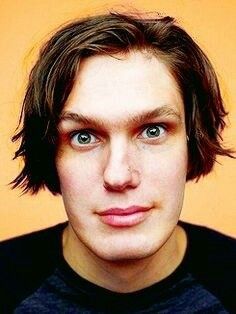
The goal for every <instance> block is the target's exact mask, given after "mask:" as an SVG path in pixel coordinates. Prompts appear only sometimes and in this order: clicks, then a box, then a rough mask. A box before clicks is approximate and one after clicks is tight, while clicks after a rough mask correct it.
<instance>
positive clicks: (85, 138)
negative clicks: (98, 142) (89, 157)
mask: <svg viewBox="0 0 236 314" xmlns="http://www.w3.org/2000/svg"><path fill="white" fill-rule="evenodd" d="M77 139H78V142H79V143H82V144H88V143H89V142H90V140H91V136H90V135H89V134H88V133H81V134H78V136H77Z"/></svg>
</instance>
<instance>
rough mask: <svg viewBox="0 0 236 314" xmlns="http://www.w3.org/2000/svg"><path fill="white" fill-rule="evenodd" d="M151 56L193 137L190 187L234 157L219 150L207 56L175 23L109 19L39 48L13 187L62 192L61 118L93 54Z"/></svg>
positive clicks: (77, 25)
mask: <svg viewBox="0 0 236 314" xmlns="http://www.w3.org/2000/svg"><path fill="white" fill-rule="evenodd" d="M133 50H139V51H142V50H148V51H149V52H150V53H152V54H153V55H155V56H156V57H157V58H160V59H161V60H162V61H163V62H164V63H165V64H166V65H167V67H168V69H169V71H170V72H171V73H172V75H173V77H174V78H175V80H176V82H177V84H178V86H179V89H180V92H181V94H182V97H183V101H184V106H185V123H186V132H187V137H188V160H189V165H188V173H187V180H193V179H199V178H200V177H201V176H204V175H206V174H208V173H209V172H210V171H211V170H212V168H213V165H214V163H215V161H216V156H217V155H225V156H229V157H233V156H232V153H233V151H232V150H231V149H227V148H224V147H223V145H222V137H221V132H222V130H223V129H224V127H225V121H224V118H225V116H226V115H227V113H226V111H225V109H224V106H223V101H222V97H221V93H220V89H219V84H218V81H217V77H216V74H215V71H214V69H213V67H212V65H211V63H210V61H209V60H208V58H207V56H206V55H205V54H204V52H203V51H202V50H201V49H200V47H199V46H198V45H197V44H196V43H195V42H194V40H193V39H192V38H191V37H190V36H189V35H188V34H187V33H186V31H185V30H183V29H182V28H181V27H180V26H178V25H177V24H176V22H175V20H174V19H173V18H172V17H168V16H165V17H160V16H158V15H157V17H154V18H153V17H152V18H148V17H141V16H134V15H132V14H123V13H108V14H104V15H97V16H92V17H88V18H85V19H80V20H77V21H74V22H72V23H70V24H68V25H66V26H64V27H63V28H61V29H59V30H58V31H57V32H56V33H55V34H54V35H53V36H52V38H51V39H50V40H49V41H48V42H46V44H45V45H44V46H43V47H42V49H41V51H40V54H39V57H38V60H37V62H36V64H35V65H34V67H33V69H32V71H31V73H30V76H29V80H28V86H27V89H26V93H25V97H24V100H23V106H22V111H21V116H20V122H19V127H18V131H17V133H16V134H15V135H14V136H13V138H12V140H13V142H15V141H17V140H20V146H19V149H18V150H17V151H16V153H15V157H14V158H18V157H22V158H23V161H24V166H23V169H22V170H21V172H20V173H19V175H18V176H17V177H16V178H15V179H14V180H13V181H12V182H11V184H12V187H13V188H16V187H21V188H22V189H23V192H31V193H36V192H38V191H39V189H41V188H42V187H47V188H48V189H49V190H50V191H51V192H52V193H53V194H57V193H60V185H59V180H58V176H57V171H56V167H55V153H56V146H57V124H58V119H59V116H60V113H61V110H62V108H63V105H64V103H65V101H66V100H67V98H68V95H69V94H70V92H71V89H72V87H73V84H74V81H75V77H76V73H77V70H78V68H79V64H80V61H81V60H82V59H83V58H88V57H89V56H92V55H97V54H103V55H109V56H114V55H115V54H117V53H124V54H126V53H129V52H130V51H133Z"/></svg>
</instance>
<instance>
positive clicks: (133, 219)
mask: <svg viewBox="0 0 236 314" xmlns="http://www.w3.org/2000/svg"><path fill="white" fill-rule="evenodd" d="M148 215H149V211H143V212H136V213H133V214H129V215H103V216H100V219H101V220H102V222H103V223H105V224H106V225H109V226H113V227H132V226H135V225H137V224H139V223H141V222H142V221H144V220H145V219H146V218H147V216H148Z"/></svg>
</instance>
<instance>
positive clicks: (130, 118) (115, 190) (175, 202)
mask: <svg viewBox="0 0 236 314" xmlns="http://www.w3.org/2000/svg"><path fill="white" fill-rule="evenodd" d="M187 159H188V158H187V142H186V130H185V121H184V105H183V101H182V98H181V95H180V92H179V90H178V86H177V83H176V82H175V80H174V78H173V77H172V75H171V74H170V72H169V71H168V68H167V67H166V66H165V65H164V63H162V62H161V61H160V60H159V59H158V58H157V57H154V56H151V55H150V54H147V53H145V52H131V53H129V54H127V55H123V56H119V58H117V57H116V58H115V57H110V56H102V55H99V56H98V55H97V56H93V57H89V58H87V59H85V60H83V61H82V62H81V64H80V67H79V71H78V75H77V78H76V81H75V84H74V87H73V89H72V92H71V94H70V96H69V97H68V99H67V102H66V104H65V106H64V108H63V110H62V113H61V120H60V123H59V144H58V150H57V156H56V167H57V171H58V176H59V180H60V186H61V192H62V197H63V201H64V205H65V209H66V212H67V215H68V219H69V225H68V227H67V229H66V230H65V232H64V235H63V254H64V257H65V259H66V261H67V262H68V263H69V265H70V266H71V267H72V268H73V269H74V270H75V271H76V272H77V273H78V274H80V275H81V276H82V277H84V278H86V279H88V280H89V281H91V282H93V283H95V284H98V285H100V286H102V287H105V288H107V289H110V290H112V291H117V292H132V291H136V290H139V289H142V288H144V287H147V286H150V285H151V284H153V283H155V282H158V281H160V280H162V279H163V278H165V277H167V276H168V275H169V274H171V273H172V272H173V271H174V270H175V269H176V267H177V266H178V265H179V264H180V263H181V260H182V259H183V256H184V253H185V250H186V235H185V233H184V231H183V229H182V228H181V227H179V226H176V224H177V222H178V219H179V215H180V212H181V209H182V204H183V196H184V188H185V182H186V172H187V162H188V160H187ZM133 207H135V208H136V207H138V208H145V211H143V212H141V213H138V214H134V215H129V216H126V217H124V216H121V217H120V216H119V217H117V216H115V217H113V216H112V217H110V218H111V219H112V220H107V219H104V216H102V213H103V212H104V211H107V210H110V209H113V208H119V210H126V209H127V208H133ZM113 218H114V220H113ZM113 223H114V224H115V225H114V224H113ZM140 274H141V275H140Z"/></svg>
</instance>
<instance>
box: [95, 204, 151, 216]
mask: <svg viewBox="0 0 236 314" xmlns="http://www.w3.org/2000/svg"><path fill="white" fill-rule="evenodd" d="M149 209H150V207H143V206H137V205H133V206H129V207H127V208H120V207H112V208H109V209H106V210H104V211H101V212H99V213H98V214H99V215H100V216H105V215H117V216H123V215H131V214H134V213H137V212H145V211H148V210H149Z"/></svg>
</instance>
